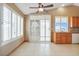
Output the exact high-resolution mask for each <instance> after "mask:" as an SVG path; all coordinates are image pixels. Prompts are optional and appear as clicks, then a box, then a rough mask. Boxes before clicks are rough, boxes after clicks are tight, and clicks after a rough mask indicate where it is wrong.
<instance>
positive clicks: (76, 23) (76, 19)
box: [72, 16, 79, 27]
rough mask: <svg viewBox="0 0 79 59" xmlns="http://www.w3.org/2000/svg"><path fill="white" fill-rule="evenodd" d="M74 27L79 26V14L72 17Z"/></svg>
mask: <svg viewBox="0 0 79 59" xmlns="http://www.w3.org/2000/svg"><path fill="white" fill-rule="evenodd" d="M72 27H79V17H78V16H73V17H72Z"/></svg>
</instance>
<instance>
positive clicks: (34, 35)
mask: <svg viewBox="0 0 79 59" xmlns="http://www.w3.org/2000/svg"><path fill="white" fill-rule="evenodd" d="M30 25H31V28H30V35H31V40H30V41H32V42H37V41H39V40H40V22H39V20H31V22H30Z"/></svg>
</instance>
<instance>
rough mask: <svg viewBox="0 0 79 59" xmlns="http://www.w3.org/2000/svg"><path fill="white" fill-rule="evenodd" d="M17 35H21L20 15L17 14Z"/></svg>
mask: <svg viewBox="0 0 79 59" xmlns="http://www.w3.org/2000/svg"><path fill="white" fill-rule="evenodd" d="M17 20H18V21H17V30H18V31H17V35H18V36H20V35H21V17H20V16H19V15H18V19H17Z"/></svg>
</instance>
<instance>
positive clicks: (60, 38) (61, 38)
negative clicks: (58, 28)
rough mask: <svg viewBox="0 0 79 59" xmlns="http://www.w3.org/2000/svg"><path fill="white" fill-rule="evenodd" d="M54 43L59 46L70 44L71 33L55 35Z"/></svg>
mask: <svg viewBox="0 0 79 59" xmlns="http://www.w3.org/2000/svg"><path fill="white" fill-rule="evenodd" d="M55 37H56V38H55V43H59V44H70V43H72V34H71V33H56V36H55Z"/></svg>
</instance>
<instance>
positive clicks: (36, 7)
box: [29, 7, 39, 9]
mask: <svg viewBox="0 0 79 59" xmlns="http://www.w3.org/2000/svg"><path fill="white" fill-rule="evenodd" d="M29 8H33V9H36V8H39V7H29Z"/></svg>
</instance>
